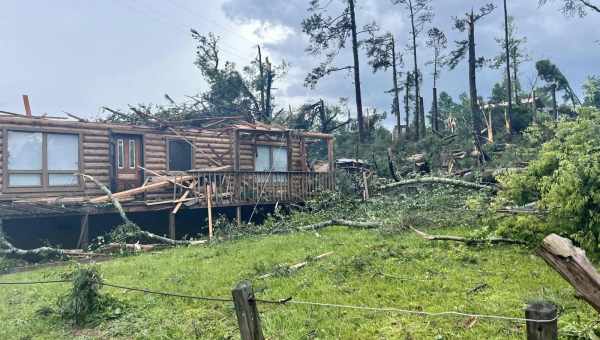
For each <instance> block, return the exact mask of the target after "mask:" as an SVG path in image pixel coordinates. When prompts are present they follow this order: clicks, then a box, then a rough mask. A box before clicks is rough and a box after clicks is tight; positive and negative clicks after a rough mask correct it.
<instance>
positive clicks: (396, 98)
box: [392, 36, 402, 139]
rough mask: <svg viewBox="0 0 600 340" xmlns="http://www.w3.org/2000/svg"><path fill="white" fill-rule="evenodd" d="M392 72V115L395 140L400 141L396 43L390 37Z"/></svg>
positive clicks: (400, 123)
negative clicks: (395, 130)
mask: <svg viewBox="0 0 600 340" xmlns="http://www.w3.org/2000/svg"><path fill="white" fill-rule="evenodd" d="M392 72H394V76H393V81H394V110H395V112H394V114H395V115H396V126H397V132H396V134H397V135H396V138H397V139H400V125H402V122H401V121H400V94H399V91H400V89H399V88H398V71H397V70H396V42H395V41H394V37H393V36H392Z"/></svg>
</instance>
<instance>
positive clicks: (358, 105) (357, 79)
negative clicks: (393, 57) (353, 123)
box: [348, 0, 367, 143]
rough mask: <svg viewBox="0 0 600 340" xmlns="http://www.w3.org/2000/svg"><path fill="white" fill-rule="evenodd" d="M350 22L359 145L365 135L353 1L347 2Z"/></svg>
mask: <svg viewBox="0 0 600 340" xmlns="http://www.w3.org/2000/svg"><path fill="white" fill-rule="evenodd" d="M348 7H349V9H350V20H351V25H352V55H353V57H354V89H355V91H356V118H357V123H358V136H359V140H360V142H361V143H364V142H366V140H367V133H366V131H365V126H364V118H363V107H362V95H361V91H360V65H359V60H358V39H357V37H356V34H357V33H356V14H355V13H354V0H348Z"/></svg>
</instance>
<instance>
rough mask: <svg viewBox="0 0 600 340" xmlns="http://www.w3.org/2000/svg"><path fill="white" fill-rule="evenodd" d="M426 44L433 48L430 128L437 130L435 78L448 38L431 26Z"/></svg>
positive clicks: (437, 115) (437, 112)
mask: <svg viewBox="0 0 600 340" xmlns="http://www.w3.org/2000/svg"><path fill="white" fill-rule="evenodd" d="M427 36H428V39H427V46H428V47H430V48H432V49H433V60H432V61H431V62H430V64H432V65H433V108H432V110H431V112H432V114H431V129H432V130H433V131H438V130H439V129H438V127H439V110H438V95H437V80H438V79H439V77H440V73H441V67H442V66H443V65H444V62H445V58H446V56H444V55H443V51H444V50H445V49H446V48H447V47H448V38H446V34H444V32H443V31H441V30H440V29H439V28H437V27H434V28H431V29H430V30H429V31H428V32H427Z"/></svg>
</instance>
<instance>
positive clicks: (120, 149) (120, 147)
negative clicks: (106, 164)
mask: <svg viewBox="0 0 600 340" xmlns="http://www.w3.org/2000/svg"><path fill="white" fill-rule="evenodd" d="M121 157H122V159H121ZM117 167H118V168H119V169H123V168H124V167H125V143H124V142H123V139H118V140H117Z"/></svg>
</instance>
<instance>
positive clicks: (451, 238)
mask: <svg viewBox="0 0 600 340" xmlns="http://www.w3.org/2000/svg"><path fill="white" fill-rule="evenodd" d="M409 228H410V229H411V230H412V231H414V232H415V233H417V235H419V236H421V237H422V238H423V239H425V240H428V241H454V242H463V243H466V244H468V245H476V244H488V243H491V244H498V243H508V244H527V242H525V241H521V240H514V239H510V238H503V237H491V238H486V239H473V238H466V237H460V236H451V235H429V234H427V233H425V232H422V231H420V230H419V229H416V228H413V227H410V226H409Z"/></svg>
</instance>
